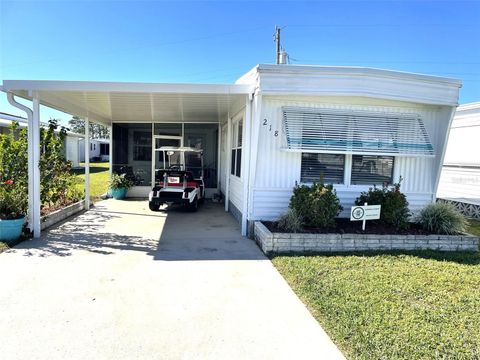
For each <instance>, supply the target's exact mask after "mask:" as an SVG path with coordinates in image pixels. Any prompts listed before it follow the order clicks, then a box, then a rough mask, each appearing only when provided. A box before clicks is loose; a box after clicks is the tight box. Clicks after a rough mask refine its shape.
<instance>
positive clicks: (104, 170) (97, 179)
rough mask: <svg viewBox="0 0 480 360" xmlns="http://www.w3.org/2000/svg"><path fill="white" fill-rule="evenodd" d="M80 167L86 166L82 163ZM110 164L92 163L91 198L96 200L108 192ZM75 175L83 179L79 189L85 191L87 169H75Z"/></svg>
mask: <svg viewBox="0 0 480 360" xmlns="http://www.w3.org/2000/svg"><path fill="white" fill-rule="evenodd" d="M80 166H85V164H83V163H81V164H80ZM108 170H109V163H108V162H102V163H90V197H91V198H92V199H93V200H95V199H99V198H100V195H102V194H104V193H106V192H107V190H108V177H109V175H108V174H109V171H108ZM74 173H75V174H77V176H78V177H79V178H80V179H81V182H80V183H79V184H78V187H79V188H81V189H83V188H84V186H85V185H84V184H85V168H84V167H83V168H80V169H75V170H74Z"/></svg>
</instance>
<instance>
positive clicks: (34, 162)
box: [28, 92, 41, 238]
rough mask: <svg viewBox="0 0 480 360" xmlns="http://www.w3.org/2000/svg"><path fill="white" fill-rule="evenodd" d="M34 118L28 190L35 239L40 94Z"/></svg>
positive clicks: (37, 230)
mask: <svg viewBox="0 0 480 360" xmlns="http://www.w3.org/2000/svg"><path fill="white" fill-rule="evenodd" d="M32 102H33V107H32V110H33V116H32V123H31V124H28V125H29V127H30V126H31V130H30V132H29V135H30V136H31V138H30V139H28V140H29V141H28V142H29V143H31V144H32V145H31V146H32V147H31V150H32V151H31V153H29V154H28V157H29V162H28V163H29V165H31V167H29V169H28V184H29V186H28V188H29V189H32V194H28V196H29V197H30V196H31V198H30V200H31V206H30V205H29V209H30V210H31V211H32V214H31V216H30V219H31V221H32V224H33V226H31V227H30V229H31V230H33V237H34V238H38V237H40V205H41V204H40V100H39V97H38V93H37V92H34V93H33V98H32Z"/></svg>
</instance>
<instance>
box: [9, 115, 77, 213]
mask: <svg viewBox="0 0 480 360" xmlns="http://www.w3.org/2000/svg"><path fill="white" fill-rule="evenodd" d="M58 128H59V125H58V122H57V120H55V119H51V120H50V121H49V123H48V127H46V128H45V127H42V128H41V129H40V161H39V167H40V201H41V206H42V211H43V210H45V209H48V208H58V207H61V206H64V205H68V204H69V203H72V202H74V201H78V200H80V199H81V197H82V195H83V193H82V191H81V190H79V189H78V187H77V186H76V185H77V182H78V181H79V180H78V178H77V177H76V176H75V175H74V174H72V172H71V163H70V162H69V161H67V160H66V159H65V156H64V154H63V153H64V148H63V146H64V139H65V136H66V129H65V128H63V127H62V128H60V130H58ZM27 144H28V137H27V130H26V129H20V128H19V124H18V123H17V122H13V123H12V124H11V125H10V127H9V131H7V132H6V133H5V134H0V149H1V151H0V183H4V184H5V182H6V181H9V180H12V181H13V188H14V189H15V199H17V200H12V198H10V200H9V201H15V202H17V201H18V198H19V197H22V198H23V199H24V201H25V203H26V202H28V192H27V189H28V151H27V148H28V146H27ZM5 191H6V190H5ZM9 194H10V195H12V194H13V192H10V190H9ZM10 195H8V196H10ZM12 196H13V195H12ZM2 198H3V204H4V206H6V205H5V204H6V202H7V200H5V199H6V197H4V196H2ZM22 206H23V205H22ZM25 213H26V209H25V210H24V212H23V214H25Z"/></svg>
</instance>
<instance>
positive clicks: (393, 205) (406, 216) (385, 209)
mask: <svg viewBox="0 0 480 360" xmlns="http://www.w3.org/2000/svg"><path fill="white" fill-rule="evenodd" d="M402 180H403V178H402V177H400V179H399V181H398V183H395V184H393V185H392V186H388V185H386V184H384V185H383V186H382V188H381V189H379V188H377V187H376V186H374V187H373V188H370V189H369V190H368V191H364V192H362V193H361V194H360V196H359V197H358V198H357V199H356V200H355V205H360V206H361V205H363V204H365V203H367V204H368V205H381V206H382V208H381V212H380V222H382V223H383V224H385V225H387V226H392V227H393V228H394V229H396V230H406V229H408V227H409V226H410V222H409V220H410V216H411V213H410V210H409V209H408V201H407V197H406V196H405V194H403V193H402V192H401V191H400V186H401V183H402Z"/></svg>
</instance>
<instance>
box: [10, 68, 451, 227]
mask: <svg viewBox="0 0 480 360" xmlns="http://www.w3.org/2000/svg"><path fill="white" fill-rule="evenodd" d="M460 87H461V82H460V81H459V80H454V79H447V78H441V77H435V76H428V75H419V74H411V73H404V72H397V71H388V70H380V69H371V68H360V67H322V66H298V65H258V66H255V67H254V68H253V69H252V70H251V71H249V72H248V73H246V74H245V75H244V76H242V77H241V78H240V79H238V80H237V82H236V83H235V84H231V85H221V84H215V85H212V84H154V83H118V82H117V83H111V82H70V81H23V80H5V81H4V82H3V91H6V92H11V93H13V94H16V95H17V96H21V97H24V98H28V99H31V96H29V93H30V94H31V93H35V94H37V95H36V96H37V98H36V99H38V102H39V103H40V104H45V105H48V106H50V107H53V108H57V109H61V110H62V111H66V112H69V113H72V114H74V115H77V116H80V117H84V118H88V119H89V120H91V121H95V122H98V123H101V124H104V125H106V126H111V131H112V134H111V136H112V144H111V149H110V152H111V154H112V159H111V163H112V166H113V171H125V170H126V169H127V170H128V171H131V172H133V173H134V174H135V175H136V178H137V181H136V184H135V185H136V186H134V187H133V188H132V189H130V190H129V193H128V194H129V196H147V194H148V192H149V190H150V188H151V185H152V182H153V178H154V169H155V168H159V167H161V166H162V164H163V163H162V161H163V159H162V158H161V157H160V156H159V154H160V153H159V152H158V151H155V149H156V148H159V147H160V146H165V145H173V146H175V145H178V146H193V147H197V148H202V149H204V157H205V165H206V173H205V182H206V188H207V196H212V195H213V193H216V192H222V193H223V195H224V198H225V208H226V210H227V211H230V212H231V213H232V214H233V215H234V216H235V217H236V218H237V219H238V220H239V221H240V222H241V228H242V234H246V233H247V228H248V224H249V223H251V222H252V221H253V220H260V219H264V220H273V219H277V218H278V216H279V215H280V214H281V213H283V212H284V211H285V210H286V209H287V207H288V203H289V200H290V197H291V195H292V189H293V187H294V186H295V184H297V183H305V184H311V183H312V182H313V181H315V180H317V179H320V177H323V180H324V181H325V182H326V183H332V184H334V186H335V189H336V191H337V194H338V196H339V198H340V201H341V203H342V205H343V207H344V211H343V212H342V213H341V216H348V215H349V208H350V206H351V205H353V203H354V200H355V198H356V197H357V196H358V195H359V194H360V192H362V191H365V190H368V188H369V187H372V186H373V185H377V186H381V185H382V184H383V183H389V184H391V183H394V182H397V181H398V179H399V178H400V177H403V179H404V180H403V182H402V191H404V192H405V194H406V195H407V198H408V201H409V203H410V208H411V210H412V211H417V210H419V209H420V208H422V207H423V206H425V205H426V204H429V203H431V202H434V201H435V200H436V197H435V194H436V190H437V186H438V181H439V178H440V171H441V167H442V163H443V155H444V152H445V146H446V138H447V134H448V129H449V127H450V123H451V121H452V119H453V115H454V113H455V108H456V106H457V104H458V93H459V88H460Z"/></svg>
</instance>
